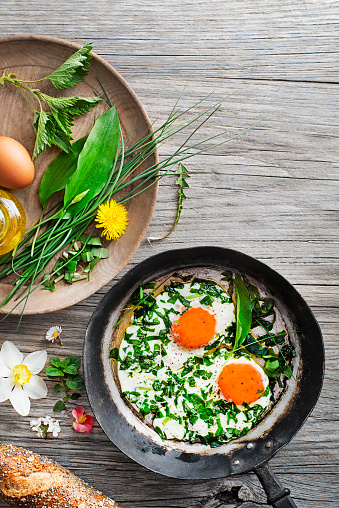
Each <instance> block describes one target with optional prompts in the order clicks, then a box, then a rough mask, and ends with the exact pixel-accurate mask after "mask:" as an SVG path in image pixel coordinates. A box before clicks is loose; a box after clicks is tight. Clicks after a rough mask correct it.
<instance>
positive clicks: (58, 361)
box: [50, 356, 62, 369]
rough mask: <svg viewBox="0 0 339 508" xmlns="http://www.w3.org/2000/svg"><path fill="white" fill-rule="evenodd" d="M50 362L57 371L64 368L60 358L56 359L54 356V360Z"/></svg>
mask: <svg viewBox="0 0 339 508" xmlns="http://www.w3.org/2000/svg"><path fill="white" fill-rule="evenodd" d="M50 362H51V364H52V365H53V366H54V367H56V368H57V369H60V368H62V360H61V359H60V358H56V357H55V356H52V358H51V359H50Z"/></svg>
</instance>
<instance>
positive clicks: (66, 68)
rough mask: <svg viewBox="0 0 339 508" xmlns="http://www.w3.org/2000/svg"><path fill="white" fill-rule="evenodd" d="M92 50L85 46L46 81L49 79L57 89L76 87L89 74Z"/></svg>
mask: <svg viewBox="0 0 339 508" xmlns="http://www.w3.org/2000/svg"><path fill="white" fill-rule="evenodd" d="M91 49H92V46H90V45H89V44H85V45H84V46H83V47H82V48H80V49H79V51H77V52H76V53H74V54H73V55H72V56H70V57H69V58H68V59H67V60H66V62H64V63H63V64H62V65H61V66H60V67H59V68H58V69H56V70H55V71H54V72H52V74H50V75H49V76H47V77H46V78H45V79H49V80H50V81H51V82H52V83H53V85H54V86H55V88H68V87H70V86H74V85H76V84H77V83H79V82H80V81H82V80H83V78H84V76H86V74H87V73H88V70H87V67H88V65H89V61H90V59H91V55H90V54H89V52H90V51H91Z"/></svg>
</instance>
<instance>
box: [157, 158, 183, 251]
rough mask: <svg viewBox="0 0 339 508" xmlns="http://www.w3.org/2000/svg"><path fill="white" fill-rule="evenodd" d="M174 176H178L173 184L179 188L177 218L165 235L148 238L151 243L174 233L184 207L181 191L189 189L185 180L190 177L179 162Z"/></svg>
mask: <svg viewBox="0 0 339 508" xmlns="http://www.w3.org/2000/svg"><path fill="white" fill-rule="evenodd" d="M175 174H176V175H179V176H178V179H177V180H176V182H175V183H176V184H177V185H179V188H178V209H177V216H176V219H175V221H174V224H173V226H172V228H171V229H170V231H169V232H168V233H167V234H166V235H164V236H161V237H159V238H153V237H150V238H148V240H151V241H152V240H163V239H164V238H167V237H168V236H169V235H170V234H171V233H172V231H174V229H175V228H176V227H177V224H178V222H179V219H180V215H181V212H182V209H183V207H184V205H183V200H184V199H187V197H186V196H185V193H184V191H183V189H184V187H189V185H188V183H187V181H186V179H187V178H190V175H189V174H188V171H187V168H186V167H185V166H184V165H183V164H182V163H181V162H180V164H179V166H178V167H177V169H176V171H175Z"/></svg>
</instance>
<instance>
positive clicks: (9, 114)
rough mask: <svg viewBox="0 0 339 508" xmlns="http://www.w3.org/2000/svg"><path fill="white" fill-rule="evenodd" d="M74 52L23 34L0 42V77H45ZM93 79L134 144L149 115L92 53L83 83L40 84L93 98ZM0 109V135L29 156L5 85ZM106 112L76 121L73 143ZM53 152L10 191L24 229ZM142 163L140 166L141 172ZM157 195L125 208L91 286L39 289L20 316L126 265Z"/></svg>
mask: <svg viewBox="0 0 339 508" xmlns="http://www.w3.org/2000/svg"><path fill="white" fill-rule="evenodd" d="M79 48H80V46H78V45H77V44H74V43H72V42H68V41H65V40H62V39H55V38H50V37H40V36H27V35H23V36H10V37H4V38H0V65H1V67H0V73H1V75H2V74H3V73H4V72H5V73H6V74H8V73H10V72H12V73H15V74H17V76H18V77H22V79H31V80H32V79H39V78H42V77H45V76H47V75H48V74H50V73H51V71H53V70H54V69H56V68H57V67H58V66H60V65H61V64H62V63H63V62H64V61H65V60H66V59H67V58H68V57H69V56H70V55H71V54H73V53H74V52H75V51H77V50H78V49H79ZM97 77H99V79H100V80H101V82H102V84H103V85H104V87H105V89H106V91H107V93H108V95H109V97H110V99H111V101H112V103H114V104H115V106H116V108H117V111H118V115H119V119H120V123H121V126H122V130H123V132H124V134H125V135H126V134H128V133H130V132H131V131H132V134H131V136H130V141H131V142H133V141H135V140H136V139H138V138H139V137H140V136H142V135H143V134H144V133H145V132H147V130H148V129H149V128H150V121H149V119H148V116H147V114H146V112H145V110H144V109H143V107H142V105H141V103H140V101H139V100H138V98H137V97H136V95H135V93H134V92H133V90H132V89H131V88H130V87H129V86H128V84H127V83H126V82H125V81H124V79H123V78H122V77H121V76H120V75H119V73H118V72H117V71H115V70H114V69H113V68H112V67H111V66H110V65H109V64H108V63H107V62H105V61H104V60H103V59H102V58H100V57H99V56H97V55H95V54H93V57H92V59H91V63H90V66H89V73H88V75H87V76H86V77H85V79H84V80H83V82H82V83H79V84H78V85H76V86H75V87H73V88H70V89H66V90H56V89H55V88H54V87H53V85H51V84H50V83H49V82H43V83H40V84H39V85H41V86H40V88H41V89H43V91H45V92H46V93H49V94H50V95H55V96H62V95H64V96H67V95H76V94H77V95H83V96H92V95H94V93H93V91H94V90H95V91H96V92H99V93H100V92H101V91H102V89H101V87H100V85H99V82H98V79H97ZM0 106H1V115H0V135H3V136H10V137H13V138H15V139H17V140H18V141H20V142H21V143H22V144H23V145H24V146H25V147H26V148H27V150H28V151H29V153H30V154H32V152H33V147H34V140H35V133H34V130H33V127H32V111H31V109H30V107H29V106H28V104H27V103H26V101H25V100H24V98H23V97H22V96H21V95H20V93H18V92H17V91H16V90H15V89H14V87H12V86H11V85H8V84H6V85H5V86H4V87H1V89H0ZM105 110H106V108H105V106H104V105H99V106H97V107H95V108H94V109H93V110H92V111H90V112H89V113H87V114H86V115H83V116H81V117H79V118H76V119H75V123H74V128H73V138H74V139H78V138H80V137H82V136H84V135H85V134H87V133H88V132H89V131H90V129H91V128H92V126H93V123H94V121H95V119H96V118H97V117H98V116H99V115H100V114H102V113H103V112H104V111H105ZM58 151H59V150H58V149H57V148H51V149H48V150H47V151H46V152H45V153H43V154H42V155H40V156H39V158H38V159H36V160H35V163H34V165H35V171H36V176H35V179H34V181H33V183H32V184H31V185H30V186H28V187H26V188H25V189H21V190H17V191H13V194H15V195H16V196H17V198H18V199H19V200H20V201H21V203H22V204H23V206H24V208H25V210H26V213H27V218H28V223H27V228H30V227H31V226H32V225H33V224H34V223H35V222H36V220H37V219H38V218H39V216H40V214H41V206H40V203H39V197H38V193H39V186H40V182H41V178H42V175H43V173H44V171H45V169H46V167H47V166H48V165H49V163H50V162H51V161H52V160H53V158H54V157H55V156H56V155H57V153H58ZM157 162H158V158H157V153H154V154H153V155H152V156H151V157H150V158H149V159H148V161H147V165H148V166H150V165H153V164H155V163H157ZM147 165H144V167H143V168H142V169H144V168H145V167H147ZM157 192H158V188H157V185H156V184H155V185H153V186H152V187H150V188H149V189H148V190H146V191H145V192H143V193H142V194H140V195H139V196H137V197H136V198H135V199H132V200H131V201H129V202H128V203H127V204H126V206H127V208H128V214H129V225H128V227H127V230H126V233H125V234H124V235H123V236H122V237H121V238H119V239H118V240H117V241H115V242H110V243H108V245H107V248H108V251H109V254H110V257H109V258H108V259H105V260H101V261H100V262H99V263H98V264H97V265H96V266H95V268H94V270H93V272H92V273H91V281H90V282H88V281H87V280H84V281H78V282H76V283H75V284H73V285H71V286H70V285H67V284H65V283H63V282H62V283H59V284H57V287H56V291H55V292H50V291H46V290H43V289H41V288H40V287H38V288H37V289H36V290H35V291H34V292H33V293H32V294H31V295H30V297H29V299H28V303H27V305H26V308H25V311H24V313H25V314H38V313H44V312H51V311H55V310H58V309H62V308H65V307H68V306H70V305H73V304H75V303H77V302H79V301H81V300H83V299H84V298H87V297H88V296H90V295H91V294H93V293H94V292H95V291H97V290H98V289H99V288H101V287H102V286H104V285H105V284H107V283H108V282H109V281H110V280H111V279H113V278H114V277H115V276H116V275H117V274H118V273H119V272H120V271H121V270H122V269H123V268H124V267H125V266H126V264H127V263H128V261H129V260H130V259H131V257H132V256H133V254H134V253H135V251H136V250H137V248H138V246H139V245H140V243H141V241H142V239H143V237H144V235H145V233H146V230H147V228H148V225H149V223H150V220H151V217H152V214H153V211H154V206H155V202H156V198H157ZM7 279H8V280H7ZM7 279H3V280H1V281H0V301H3V299H4V298H5V297H6V295H7V294H8V293H9V291H10V289H11V287H12V286H11V282H12V281H11V280H10V279H9V278H7ZM12 307H13V301H12V302H10V303H9V304H7V305H6V306H5V307H3V308H2V309H1V310H0V312H2V313H4V312H8V311H9V310H11V309H12ZM21 312H22V306H19V307H17V308H16V309H15V310H14V311H13V313H15V314H20V313H21Z"/></svg>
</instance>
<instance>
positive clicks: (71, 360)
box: [62, 355, 81, 369]
mask: <svg viewBox="0 0 339 508" xmlns="http://www.w3.org/2000/svg"><path fill="white" fill-rule="evenodd" d="M68 365H74V366H75V367H76V368H77V369H78V368H79V367H80V365H81V358H80V356H77V355H72V356H67V358H65V359H64V360H63V361H62V366H63V368H65V367H68Z"/></svg>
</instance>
